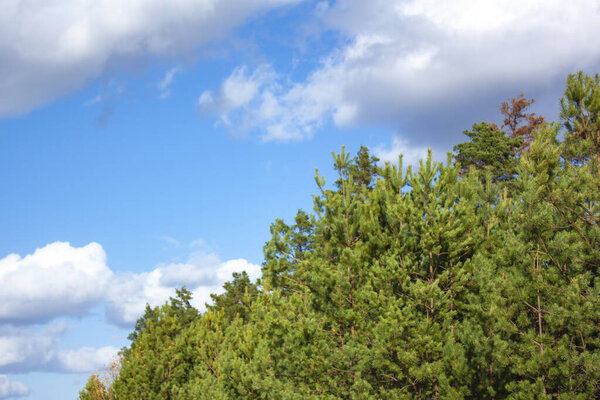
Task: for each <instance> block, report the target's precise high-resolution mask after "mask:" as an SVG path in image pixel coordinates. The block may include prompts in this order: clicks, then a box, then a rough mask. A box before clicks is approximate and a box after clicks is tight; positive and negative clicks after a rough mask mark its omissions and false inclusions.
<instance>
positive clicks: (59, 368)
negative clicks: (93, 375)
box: [0, 242, 261, 373]
mask: <svg viewBox="0 0 600 400" xmlns="http://www.w3.org/2000/svg"><path fill="white" fill-rule="evenodd" d="M242 271H246V272H247V273H248V275H249V276H250V278H251V279H252V280H256V279H258V278H259V277H260V274H261V269H260V266H259V265H255V264H252V263H250V262H248V261H247V260H244V259H232V260H226V261H222V260H220V259H219V257H218V256H217V255H216V254H214V253H210V252H202V251H196V252H192V253H191V255H190V256H189V258H188V260H187V261H186V262H183V263H170V264H165V265H161V266H158V267H156V268H154V269H153V270H151V271H149V272H141V273H131V272H130V273H123V272H118V273H117V272H113V271H112V270H111V269H110V268H109V267H108V265H107V264H106V253H105V251H104V249H103V248H102V246H101V245H100V244H98V243H90V244H88V245H85V246H82V247H74V246H72V245H71V244H69V243H67V242H55V243H51V244H48V245H46V246H44V247H42V248H40V249H36V250H35V251H34V252H33V253H32V254H29V255H25V256H23V257H22V256H20V255H18V254H9V255H8V256H6V257H4V258H2V259H0V304H1V305H2V306H0V373H25V372H30V371H53V372H90V371H95V370H98V369H99V368H101V367H102V366H105V365H107V364H108V363H109V362H110V361H111V360H112V358H113V357H114V356H115V355H116V354H117V352H118V348H116V347H114V346H104V347H101V348H90V347H82V348H76V349H61V348H60V340H59V338H60V336H61V335H62V334H63V332H64V331H65V329H66V328H65V327H63V326H61V325H60V324H58V325H57V324H56V323H53V322H52V321H54V320H57V319H58V318H61V317H77V318H85V317H86V316H88V315H92V314H93V313H94V312H97V309H98V307H99V306H100V307H102V308H104V312H105V320H106V322H108V323H110V324H113V325H116V326H118V327H122V328H131V327H132V326H133V324H134V323H135V321H136V320H137V319H138V318H139V317H140V316H141V315H142V314H143V312H144V309H145V306H146V304H149V305H150V306H152V307H154V306H158V305H162V304H164V302H166V301H167V300H168V299H169V297H171V296H173V295H174V294H175V289H177V288H179V287H181V286H185V287H186V288H188V289H189V290H190V291H191V292H192V293H193V296H194V297H193V301H192V304H193V305H194V306H195V307H196V308H198V309H199V310H204V309H205V303H210V301H211V298H210V294H211V293H221V292H222V291H223V289H222V286H223V283H225V282H226V281H228V280H230V279H231V276H232V274H233V273H234V272H242Z"/></svg>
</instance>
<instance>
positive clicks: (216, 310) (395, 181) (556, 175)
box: [80, 78, 600, 399]
mask: <svg viewBox="0 0 600 400" xmlns="http://www.w3.org/2000/svg"><path fill="white" fill-rule="evenodd" d="M570 79H571V78H570ZM582 79H583V78H582ZM586 79H587V78H586ZM586 93H587V92H586ZM594 93H596V92H594ZM598 95H600V94H596V95H593V96H598ZM593 96H592V97H593ZM595 99H596V97H593V99H592V103H593V102H594V101H596V100H595ZM592 103H586V104H592ZM593 104H595V103H593ZM586 107H588V108H590V107H591V106H589V105H588V106H586ZM515 126H517V125H515ZM567 128H568V126H567ZM559 129H560V126H559V125H550V124H547V125H539V126H537V129H535V132H533V131H532V132H533V133H532V132H530V131H527V135H525V134H524V135H512V136H517V137H516V138H512V137H509V136H507V135H505V134H504V133H503V132H502V131H500V130H498V129H497V128H495V127H494V126H492V125H490V124H486V123H481V124H475V125H474V126H473V130H472V131H468V132H467V135H468V136H469V137H470V138H471V141H470V142H467V143H462V144H459V145H457V146H456V151H457V153H458V155H457V162H456V163H455V162H453V160H452V157H451V156H449V158H448V161H447V163H445V164H444V163H439V162H435V161H434V160H433V159H432V157H431V154H429V156H428V158H427V159H426V160H423V161H421V163H420V164H419V166H418V168H416V169H414V170H413V168H412V167H408V168H407V169H406V170H403V168H402V163H401V159H400V160H399V163H398V164H399V165H397V166H395V165H390V164H386V165H385V166H381V165H379V164H378V160H377V159H376V158H374V157H372V156H371V155H369V153H368V151H367V149H366V148H361V149H360V151H359V152H358V155H357V156H356V157H354V158H351V156H350V155H349V154H348V153H347V152H346V151H345V149H342V151H341V153H340V154H334V168H335V170H336V171H337V174H338V176H337V179H336V180H335V181H334V184H333V185H332V186H333V187H332V188H328V186H327V184H326V182H325V180H324V178H323V177H321V176H320V175H319V174H318V172H317V175H316V182H317V186H318V188H319V194H318V195H315V196H314V213H312V214H311V213H306V212H304V211H299V212H298V214H297V216H296V218H295V220H294V221H293V223H292V224H290V225H288V224H286V223H285V222H284V221H282V220H277V221H276V222H275V223H274V224H273V225H272V226H271V234H272V238H271V240H270V241H269V242H268V243H267V244H266V245H265V248H264V253H265V261H264V263H263V277H262V280H261V281H260V282H259V284H254V283H252V282H250V280H249V279H248V277H247V275H246V274H235V275H234V277H233V280H232V281H231V282H229V283H227V284H226V285H225V292H224V293H223V294H221V295H214V296H213V304H212V305H208V310H207V311H206V312H205V313H204V314H203V315H201V316H199V315H197V314H196V311H195V310H193V308H191V306H190V305H189V292H187V291H185V290H181V291H178V293H177V297H176V298H175V299H171V301H170V302H168V303H167V304H165V305H164V306H162V307H160V308H155V309H151V308H147V310H146V314H145V315H144V317H143V318H141V319H140V320H139V321H138V323H137V324H136V328H135V331H134V333H133V334H132V335H131V337H130V338H131V339H132V341H133V342H132V344H131V346H130V348H128V349H126V350H124V352H123V355H124V358H123V360H122V363H121V370H120V372H119V375H118V377H117V379H116V380H115V381H114V383H112V386H111V385H109V386H101V388H104V389H105V392H106V393H107V394H108V395H110V396H113V397H107V398H111V399H139V398H143V399H198V398H215V399H239V398H243V399H244V398H245V399H339V398H343V399H372V398H378V399H379V398H380V399H429V398H439V399H442V398H443V399H463V398H470V399H481V398H495V399H501V398H510V399H532V398H537V399H552V398H559V399H588V398H598V397H600V272H599V271H600V226H599V222H600V191H599V190H598V188H599V187H600V174H598V173H596V172H597V169H596V168H597V164H596V163H595V159H594V158H592V160H591V161H590V162H586V160H589V159H590V158H589V157H588V158H587V159H584V160H579V161H577V162H574V163H573V162H571V161H572V159H571V158H570V157H566V158H564V157H565V155H566V154H570V153H569V151H570V150H569V149H573V148H575V147H576V146H575V145H574V144H573V143H574V142H573V141H574V140H576V137H575V136H568V135H570V133H567V136H566V138H567V139H568V140H567V141H566V142H560V141H559V140H558V139H557V137H559ZM518 136H527V138H529V137H532V138H533V141H531V142H530V145H529V147H528V149H527V151H523V152H522V154H520V157H517V156H516V155H517V153H516V152H515V150H516V149H517V148H518V147H519V144H520V142H521V139H520V138H519V137H518ZM580 140H587V139H585V138H583V137H582V138H581V139H580ZM573 146H575V147H573ZM469 165H471V166H475V168H467V167H468V166H469ZM509 179H510V181H511V185H510V191H509V190H508V187H507V186H506V185H505V183H504V181H505V180H509ZM94 379H95V378H94V377H92V378H90V381H89V382H88V386H86V388H85V389H84V390H83V391H82V392H81V395H80V398H81V399H93V398H95V397H90V396H91V393H95V392H94V390H95V388H97V387H99V386H98V382H96V381H95V380H94ZM103 393H104V392H103ZM86 396H87V397H86Z"/></svg>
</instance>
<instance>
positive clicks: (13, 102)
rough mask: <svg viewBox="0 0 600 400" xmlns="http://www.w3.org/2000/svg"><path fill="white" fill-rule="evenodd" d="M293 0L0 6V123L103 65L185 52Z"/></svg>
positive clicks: (101, 0) (61, 1) (15, 1)
mask: <svg viewBox="0 0 600 400" xmlns="http://www.w3.org/2000/svg"><path fill="white" fill-rule="evenodd" d="M297 1H299V0H250V1H242V2H240V1H237V0H205V1H197V0H170V1H167V0H156V1H145V0H128V1H116V0H79V1H76V2H73V1H70V0H51V1H44V2H31V1H26V0H5V1H2V2H0V117H6V116H12V115H18V114H21V113H24V112H27V111H29V110H30V109H32V108H34V107H36V106H39V105H41V104H44V103H46V102H48V101H51V100H53V99H55V98H57V97H59V96H61V95H64V94H66V93H68V92H70V91H72V90H75V89H77V88H80V87H82V86H83V85H84V84H85V83H86V82H87V81H89V80H90V79H92V78H95V77H98V76H100V75H101V74H102V73H103V72H104V71H106V69H107V68H108V67H109V66H110V65H111V64H115V63H119V62H123V61H131V60H136V59H140V58H143V57H147V56H165V55H168V56H171V55H177V54H182V53H187V52H189V51H190V50H192V49H193V48H195V47H197V46H200V45H203V44H206V43H208V42H211V41H214V40H218V39H220V38H223V37H224V36H225V35H226V34H227V32H228V31H229V30H230V29H231V28H232V27H235V26H237V25H239V24H241V23H243V22H244V21H245V20H246V19H247V18H248V17H251V16H253V15H256V14H258V13H261V12H264V11H267V10H269V9H272V8H275V7H279V6H282V5H285V4H293V3H295V2H297Z"/></svg>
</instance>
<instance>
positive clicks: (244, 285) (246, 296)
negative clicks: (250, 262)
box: [206, 271, 260, 321]
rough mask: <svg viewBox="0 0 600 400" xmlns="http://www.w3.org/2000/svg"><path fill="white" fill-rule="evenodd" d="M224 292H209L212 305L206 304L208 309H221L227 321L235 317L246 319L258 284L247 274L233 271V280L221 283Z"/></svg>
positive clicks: (256, 294) (257, 292)
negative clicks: (217, 293)
mask: <svg viewBox="0 0 600 400" xmlns="http://www.w3.org/2000/svg"><path fill="white" fill-rule="evenodd" d="M223 289H225V292H224V293H223V294H219V295H216V294H211V295H210V297H211V299H212V301H213V304H212V305H209V304H207V305H206V307H207V308H208V309H209V310H215V311H223V312H224V313H225V315H226V316H227V319H228V320H229V321H231V320H234V319H235V318H242V319H243V320H247V319H248V314H249V312H250V306H251V305H252V303H253V302H254V300H255V299H256V297H257V296H258V294H259V293H260V292H259V290H258V285H256V284H253V283H252V282H251V281H250V278H248V274H247V273H246V272H245V271H243V272H241V273H238V272H234V273H233V281H231V282H227V283H225V285H223Z"/></svg>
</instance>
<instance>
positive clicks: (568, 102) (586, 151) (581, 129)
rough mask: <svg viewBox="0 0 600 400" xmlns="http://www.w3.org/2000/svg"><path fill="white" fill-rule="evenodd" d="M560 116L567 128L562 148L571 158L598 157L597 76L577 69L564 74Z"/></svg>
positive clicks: (599, 87) (599, 86)
mask: <svg viewBox="0 0 600 400" xmlns="http://www.w3.org/2000/svg"><path fill="white" fill-rule="evenodd" d="M560 118H561V120H562V123H563V125H564V127H565V129H566V133H565V145H566V146H565V150H566V155H567V157H568V158H570V159H574V160H579V161H581V160H585V159H587V158H594V155H595V156H596V158H597V159H598V160H599V161H600V77H599V76H598V74H596V75H594V76H589V75H585V74H584V73H583V72H581V71H579V72H578V73H576V74H570V75H569V76H568V78H567V88H566V90H565V93H564V96H563V98H562V99H561V100H560Z"/></svg>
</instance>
